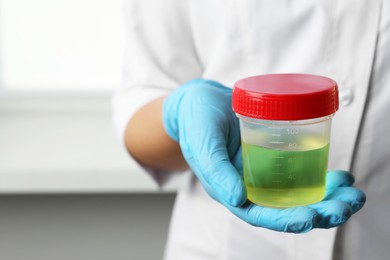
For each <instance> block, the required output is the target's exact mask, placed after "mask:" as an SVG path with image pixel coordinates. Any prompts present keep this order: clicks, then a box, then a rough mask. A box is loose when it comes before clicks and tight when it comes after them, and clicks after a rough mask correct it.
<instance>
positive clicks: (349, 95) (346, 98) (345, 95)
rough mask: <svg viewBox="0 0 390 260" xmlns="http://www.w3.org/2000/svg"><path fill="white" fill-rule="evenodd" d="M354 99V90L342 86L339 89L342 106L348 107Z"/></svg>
mask: <svg viewBox="0 0 390 260" xmlns="http://www.w3.org/2000/svg"><path fill="white" fill-rule="evenodd" d="M352 100H353V91H352V90H351V89H349V88H341V89H340V90H339V103H340V106H342V107H346V106H348V105H349V104H351V102H352Z"/></svg>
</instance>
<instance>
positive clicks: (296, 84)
mask: <svg viewBox="0 0 390 260" xmlns="http://www.w3.org/2000/svg"><path fill="white" fill-rule="evenodd" d="M232 106H233V110H234V112H235V113H236V115H237V116H238V118H239V121H240V132H241V144H242V160H243V170H244V181H245V186H246V189H247V193H248V200H250V201H251V202H253V203H255V204H258V205H263V206H268V207H277V208H284V207H293V206H300V205H307V204H311V203H315V202H318V201H321V200H322V199H323V197H324V195H325V179H326V178H325V177H326V170H327V164H328V152H329V140H330V128H331V119H332V116H333V114H334V113H335V112H336V111H337V110H338V107H339V104H338V87H337V83H336V82H335V81H333V80H332V79H329V78H326V77H322V76H316V75H308V74H270V75H261V76H254V77H249V78H244V79H241V80H239V81H237V82H236V83H235V85H234V88H233V100H232Z"/></svg>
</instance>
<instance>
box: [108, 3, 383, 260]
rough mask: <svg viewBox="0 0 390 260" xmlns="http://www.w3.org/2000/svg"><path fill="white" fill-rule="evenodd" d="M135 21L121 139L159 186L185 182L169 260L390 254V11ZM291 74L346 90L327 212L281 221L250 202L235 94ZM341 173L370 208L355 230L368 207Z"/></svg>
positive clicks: (348, 8)
mask: <svg viewBox="0 0 390 260" xmlns="http://www.w3.org/2000/svg"><path fill="white" fill-rule="evenodd" d="M125 10H126V17H127V20H126V23H127V44H126V54H125V55H126V56H125V58H126V66H125V70H124V74H125V84H124V88H123V89H121V90H118V91H117V92H116V93H115V95H114V96H113V110H114V121H115V125H116V127H117V130H118V134H119V136H120V138H121V140H123V142H124V144H125V146H126V148H127V150H128V151H129V153H130V154H131V156H132V158H133V159H134V160H136V161H137V162H138V163H140V165H142V166H143V167H144V169H145V172H148V173H149V174H150V175H151V176H153V178H154V179H155V180H156V181H157V182H158V183H159V184H160V185H164V184H165V183H166V182H168V181H174V179H175V178H177V177H180V178H183V176H184V180H183V179H182V188H181V189H179V191H178V194H177V198H176V202H175V207H174V212H173V215H172V220H171V226H170V231H169V237H168V240H167V245H166V252H165V259H167V260H172V259H186V260H190V259H224V260H225V259H354V260H356V259H386V258H387V256H388V255H390V247H389V246H388V245H389V244H390V230H389V225H387V217H386V216H388V215H389V213H390V212H389V211H390V209H389V207H387V205H388V202H387V199H388V198H389V197H390V175H389V174H388V171H389V169H390V160H389V158H388V157H389V154H390V138H389V137H388V133H389V131H390V123H389V120H388V116H387V113H388V111H390V102H389V101H388V98H389V97H390V88H389V87H388V85H390V62H389V61H390V48H388V47H387V46H390V16H388V15H387V14H388V13H389V12H390V1H389V0H383V1H382V0H373V1H364V0H346V1H336V0H330V1H329V0H327V1H325V0H324V1H314V0H307V1H300V0H278V1H266V0H256V1H249V0H248V1H239V0H232V1H221V0H208V1H205V0H197V1H191V0H165V1H161V0H145V1H135V0H132V1H127V2H126V9H125ZM289 72H294V73H309V74H317V75H323V76H328V77H330V78H333V79H334V80H336V81H337V82H338V84H339V87H340V103H341V108H340V110H339V111H338V112H337V114H336V116H335V117H334V119H333V126H332V140H331V148H330V162H329V170H331V172H330V174H328V179H327V182H328V183H331V184H332V185H333V188H332V189H330V191H329V193H328V197H327V198H325V200H324V201H323V202H320V203H319V204H314V205H309V206H306V207H299V208H293V209H287V210H272V209H268V208H262V207H259V206H254V205H253V204H250V203H248V202H247V201H246V198H245V190H244V188H243V187H242V180H241V178H240V175H238V174H235V173H236V172H238V169H237V165H239V164H238V163H237V160H238V159H237V158H239V155H238V151H239V144H238V145H237V144H236V142H235V141H232V140H234V136H235V135H236V133H237V131H236V130H235V129H236V122H237V121H236V119H233V116H232V112H231V111H230V110H229V108H230V103H229V101H230V99H229V98H230V94H231V93H230V92H231V90H230V89H229V88H231V87H232V86H233V84H234V82H235V81H237V80H238V79H241V78H244V77H247V76H251V75H259V74H269V73H289ZM196 78H198V79H197V80H192V79H196ZM205 79H210V80H205ZM195 101H199V102H195ZM221 115H223V116H221ZM339 169H342V170H346V171H350V172H351V173H353V175H354V177H355V179H356V186H357V187H359V188H361V189H362V190H364V192H365V193H366V194H367V198H368V203H367V205H366V206H365V207H364V209H363V210H362V211H360V212H359V213H358V214H356V215H354V216H352V218H351V219H350V220H349V221H347V219H348V218H349V217H350V216H351V214H353V213H355V212H356V211H358V210H359V209H360V208H361V207H362V206H363V204H364V199H365V197H364V193H362V192H361V190H359V189H356V188H354V187H352V186H351V185H352V183H353V178H352V175H350V174H349V172H346V171H335V170H339ZM340 186H345V187H340ZM346 221H347V222H346ZM345 222H346V224H344V223H345ZM248 223H249V224H248ZM342 224H344V225H342ZM340 225H341V226H340ZM335 226H340V227H339V228H338V229H336V228H331V227H335ZM329 228H331V229H329ZM312 229H313V230H312ZM310 230H311V231H310ZM276 231H285V232H292V233H302V232H307V231H310V232H307V233H304V234H290V233H283V232H276Z"/></svg>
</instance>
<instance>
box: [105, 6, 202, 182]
mask: <svg viewBox="0 0 390 260" xmlns="http://www.w3.org/2000/svg"><path fill="white" fill-rule="evenodd" d="M124 9H125V22H126V36H125V53H124V60H125V64H124V71H123V77H124V81H123V85H122V87H121V89H118V90H116V91H115V93H114V95H113V97H112V110H113V120H114V126H115V128H116V132H117V135H118V137H119V139H120V141H121V142H122V143H123V144H124V133H125V130H126V127H127V124H128V121H129V120H130V118H131V117H132V116H133V114H134V113H135V112H136V111H137V110H138V109H139V108H141V107H142V106H143V105H145V104H146V103H148V102H149V101H151V100H153V99H155V98H157V97H160V96H163V95H166V94H168V93H169V92H170V91H172V90H173V89H175V88H176V87H178V86H179V85H180V84H182V83H184V82H185V81H188V80H190V79H193V78H196V77H199V76H200V75H201V73H202V66H201V65H200V63H199V61H198V59H197V55H196V49H195V46H194V44H193V42H192V37H191V26H190V22H189V7H188V3H187V0H164V1H161V0H138V1H136V0H128V1H125V8H124ZM143 168H144V169H145V170H146V171H147V172H149V173H150V175H151V176H152V177H153V178H154V179H155V180H156V181H157V183H158V184H159V185H162V184H163V183H165V182H166V180H167V179H168V177H169V175H171V174H170V173H167V172H160V171H158V170H156V169H150V168H147V167H143Z"/></svg>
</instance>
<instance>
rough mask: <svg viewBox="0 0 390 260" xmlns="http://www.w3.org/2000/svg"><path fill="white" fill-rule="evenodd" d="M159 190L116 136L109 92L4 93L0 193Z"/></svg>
mask: <svg viewBox="0 0 390 260" xmlns="http://www.w3.org/2000/svg"><path fill="white" fill-rule="evenodd" d="M176 188H177V183H172V184H170V185H169V186H167V187H166V188H164V190H163V191H165V192H172V191H175V190H176ZM160 191H161V190H160V189H159V188H158V186H157V185H156V184H155V183H154V181H153V180H152V179H151V178H150V177H149V176H148V175H147V174H145V172H143V171H142V169H141V168H140V167H139V166H138V165H137V164H136V163H134V162H133V161H132V160H130V159H129V157H128V155H127V153H126V151H125V149H124V148H123V147H121V144H120V143H119V141H118V139H117V137H116V136H115V134H114V129H113V126H112V122H111V112H110V95H109V94H101V95H95V96H91V95H80V94H78V95H69V94H67V95H63V94H62V95H60V94H58V93H57V94H52V95H48V94H45V95H37V94H34V95H23V96H22V95H18V94H16V95H15V94H13V95H0V193H3V194H7V193H12V194H15V193H102V192H103V193H106V192H114V193H116V192H148V193H149V192H160Z"/></svg>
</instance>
